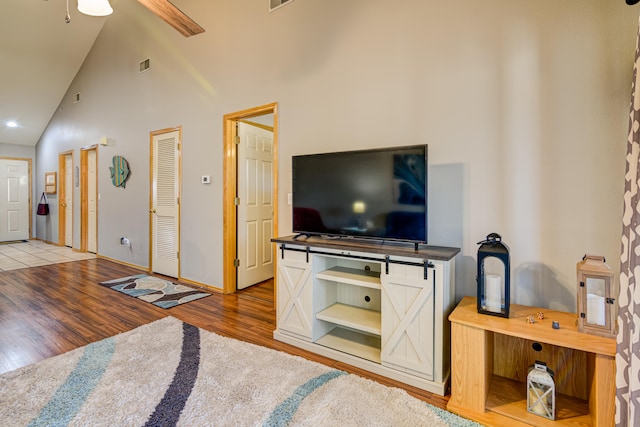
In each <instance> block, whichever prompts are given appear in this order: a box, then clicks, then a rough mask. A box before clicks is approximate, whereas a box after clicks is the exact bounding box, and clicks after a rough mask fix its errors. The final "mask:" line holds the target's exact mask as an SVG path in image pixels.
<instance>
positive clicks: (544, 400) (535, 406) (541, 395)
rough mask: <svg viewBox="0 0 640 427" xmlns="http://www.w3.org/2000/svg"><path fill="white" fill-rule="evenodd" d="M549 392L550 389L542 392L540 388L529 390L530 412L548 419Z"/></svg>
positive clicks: (549, 413) (549, 406) (549, 410)
mask: <svg viewBox="0 0 640 427" xmlns="http://www.w3.org/2000/svg"><path fill="white" fill-rule="evenodd" d="M550 391H551V390H550V389H547V390H544V389H543V388H541V387H531V388H530V389H529V402H530V406H529V410H530V412H533V413H534V414H537V415H542V416H543V417H547V418H549V416H550V415H551V405H550V404H549V402H550V399H549V398H550V396H549V393H550Z"/></svg>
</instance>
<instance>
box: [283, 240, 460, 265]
mask: <svg viewBox="0 0 640 427" xmlns="http://www.w3.org/2000/svg"><path fill="white" fill-rule="evenodd" d="M271 241H272V242H275V243H284V244H290V245H298V246H312V247H315V248H326V249H335V250H346V251H359V252H369V253H375V254H380V255H389V256H402V257H409V258H419V259H422V260H425V261H426V260H438V261H449V260H450V259H452V258H453V257H455V256H456V255H457V254H458V252H460V248H450V247H446V246H429V245H419V246H418V250H417V251H416V250H415V245H414V244H413V243H403V242H393V241H381V240H367V239H354V238H346V237H345V238H338V239H329V238H323V237H316V236H310V237H300V238H298V239H294V236H285V237H277V238H274V239H271Z"/></svg>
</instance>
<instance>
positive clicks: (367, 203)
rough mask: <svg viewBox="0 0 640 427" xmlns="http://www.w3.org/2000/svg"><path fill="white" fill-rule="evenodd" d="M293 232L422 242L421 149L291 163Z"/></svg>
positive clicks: (314, 156) (308, 158)
mask: <svg viewBox="0 0 640 427" xmlns="http://www.w3.org/2000/svg"><path fill="white" fill-rule="evenodd" d="M292 166H293V172H292V174H293V231H294V232H295V233H300V234H306V235H326V236H334V237H335V236H350V237H361V238H373V239H381V240H400V241H408V242H414V243H416V242H418V243H426V242H427V145H415V146H406V147H391V148H382V149H373V150H360V151H345V152H336V153H325V154H310V155H301V156H294V157H293V165H292Z"/></svg>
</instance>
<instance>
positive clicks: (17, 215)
mask: <svg viewBox="0 0 640 427" xmlns="http://www.w3.org/2000/svg"><path fill="white" fill-rule="evenodd" d="M30 170H31V168H30V164H29V160H28V159H27V160H23V159H9V158H4V159H2V158H0V242H8V241H13V240H26V239H28V238H29V223H30V217H31V215H30V212H29V187H30V185H29V173H30Z"/></svg>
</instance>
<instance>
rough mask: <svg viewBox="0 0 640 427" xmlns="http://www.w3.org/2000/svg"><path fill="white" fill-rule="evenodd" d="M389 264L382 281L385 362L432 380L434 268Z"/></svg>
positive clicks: (383, 362)
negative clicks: (427, 275)
mask: <svg viewBox="0 0 640 427" xmlns="http://www.w3.org/2000/svg"><path fill="white" fill-rule="evenodd" d="M428 274H429V277H428V279H426V280H425V279H424V268H423V267H416V266H407V265H398V264H390V265H389V274H385V273H384V272H383V273H382V274H381V275H380V280H381V282H382V336H381V338H382V349H381V355H380V357H381V359H382V364H383V365H386V366H390V367H393V368H395V369H399V370H403V371H405V372H409V373H411V374H413V375H417V376H420V377H423V378H426V379H429V380H432V379H433V376H434V312H435V306H434V304H435V295H434V292H435V285H434V283H435V278H434V271H433V269H428Z"/></svg>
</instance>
